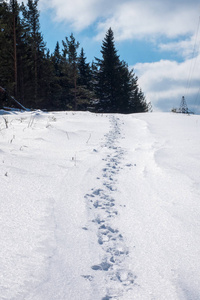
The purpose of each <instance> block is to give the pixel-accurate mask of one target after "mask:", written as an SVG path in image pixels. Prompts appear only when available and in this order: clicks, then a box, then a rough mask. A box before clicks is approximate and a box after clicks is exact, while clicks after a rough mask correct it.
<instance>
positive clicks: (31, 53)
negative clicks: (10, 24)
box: [22, 0, 45, 107]
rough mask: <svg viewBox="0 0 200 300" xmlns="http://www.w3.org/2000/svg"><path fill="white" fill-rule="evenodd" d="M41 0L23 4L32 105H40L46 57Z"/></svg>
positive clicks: (28, 89) (28, 86)
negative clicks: (39, 7)
mask: <svg viewBox="0 0 200 300" xmlns="http://www.w3.org/2000/svg"><path fill="white" fill-rule="evenodd" d="M38 1H39V0H28V3H27V6H24V5H22V11H23V17H24V19H23V23H24V26H25V27H26V31H27V37H26V43H27V49H28V51H27V53H28V56H27V64H29V68H28V69H27V74H26V76H27V77H28V78H26V89H27V96H29V99H32V105H33V106H34V107H37V106H38V105H39V103H38V102H39V93H38V90H39V78H41V74H40V72H41V67H42V63H43V61H44V58H45V44H44V42H43V37H42V35H41V33H40V22H39V11H38V8H37V6H38Z"/></svg>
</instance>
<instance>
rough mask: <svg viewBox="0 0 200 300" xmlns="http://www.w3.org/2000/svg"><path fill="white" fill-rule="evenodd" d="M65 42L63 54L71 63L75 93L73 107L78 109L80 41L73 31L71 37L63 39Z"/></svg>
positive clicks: (71, 75) (69, 63) (70, 71)
mask: <svg viewBox="0 0 200 300" xmlns="http://www.w3.org/2000/svg"><path fill="white" fill-rule="evenodd" d="M62 44H63V48H64V49H63V56H64V57H66V56H67V62H68V65H69V77H70V78H72V82H71V84H72V88H71V91H72V93H73V109H74V110H77V108H78V102H77V78H78V54H77V49H78V48H79V45H80V44H79V42H76V39H75V37H74V36H73V33H72V34H71V35H70V39H68V38H67V37H66V38H65V41H62Z"/></svg>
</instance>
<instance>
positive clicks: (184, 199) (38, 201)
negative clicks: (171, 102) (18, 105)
mask: <svg viewBox="0 0 200 300" xmlns="http://www.w3.org/2000/svg"><path fill="white" fill-rule="evenodd" d="M6 127H8V128H6ZM199 131H200V116H195V115H192V116H188V115H182V114H172V113H146V114H132V115H120V114H110V115H106V114H93V113H89V112H51V113H47V112H41V111H36V112H9V113H7V114H5V112H4V111H1V112H0V164H1V172H0V182H1V201H0V228H1V231H0V240H1V247H0V299H1V300H11V299H12V300H22V299H23V300H58V299H59V300H72V299H73V300H82V299H84V300H94V299H95V300H108V299H120V300H129V299H130V300H140V299H141V300H166V299H167V300H168V299H170V300H199V299H200V260H199V257H200V205H199V201H200V200H199V199H200V171H199V170H200V151H199V150H200V135H199Z"/></svg>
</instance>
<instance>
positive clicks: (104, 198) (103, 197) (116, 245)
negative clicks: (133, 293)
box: [83, 115, 136, 300]
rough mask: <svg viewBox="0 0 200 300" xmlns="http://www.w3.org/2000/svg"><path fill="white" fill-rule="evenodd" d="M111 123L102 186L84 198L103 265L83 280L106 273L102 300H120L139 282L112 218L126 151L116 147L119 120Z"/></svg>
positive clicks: (98, 266) (112, 117)
mask: <svg viewBox="0 0 200 300" xmlns="http://www.w3.org/2000/svg"><path fill="white" fill-rule="evenodd" d="M110 123H111V129H110V131H109V133H108V134H107V135H106V136H105V137H106V143H105V145H104V147H105V148H106V150H108V151H109V153H108V154H107V156H106V158H105V159H103V160H104V161H105V163H106V165H105V167H104V168H103V169H102V178H97V179H98V180H99V182H103V186H101V187H100V188H93V189H92V190H91V192H90V193H89V194H86V195H85V198H86V199H87V204H88V208H89V210H90V215H91V216H94V217H93V219H92V220H91V222H92V223H93V224H95V227H96V234H97V240H98V244H99V245H100V247H101V249H102V253H103V256H102V260H101V262H100V263H97V264H95V265H93V266H91V269H92V270H93V273H92V274H93V275H85V276H83V277H84V278H86V279H89V280H90V281H92V280H93V278H95V275H96V272H103V273H104V286H105V287H106V295H105V296H103V297H102V298H101V299H102V300H108V299H120V298H121V297H122V295H123V292H124V291H127V290H129V289H130V288H131V287H132V286H133V285H134V284H135V279H136V276H135V275H134V274H133V273H132V271H131V270H129V269H128V267H126V260H127V257H128V254H129V250H128V248H127V246H126V243H125V241H124V238H123V235H122V234H121V233H120V232H119V230H118V229H117V228H116V227H114V226H113V225H112V223H113V222H112V221H113V219H115V218H117V215H118V210H117V204H116V200H115V197H114V195H115V192H116V191H117V188H116V185H117V174H118V172H119V171H120V169H121V167H120V162H121V160H122V159H123V155H124V150H123V149H122V148H121V147H119V146H118V145H117V144H118V140H119V139H120V138H121V135H122V134H121V124H120V119H119V118H117V116H114V115H112V116H110ZM115 226H116V225H115ZM84 229H87V228H84Z"/></svg>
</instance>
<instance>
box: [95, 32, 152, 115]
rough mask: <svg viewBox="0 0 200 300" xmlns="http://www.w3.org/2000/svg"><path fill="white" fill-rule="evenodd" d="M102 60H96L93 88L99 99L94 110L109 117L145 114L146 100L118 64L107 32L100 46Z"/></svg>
mask: <svg viewBox="0 0 200 300" xmlns="http://www.w3.org/2000/svg"><path fill="white" fill-rule="evenodd" d="M101 53H102V59H98V58H96V70H95V69H94V88H95V91H96V94H97V96H98V99H99V101H98V105H97V110H98V111H103V112H111V113H133V112H142V111H147V110H148V104H146V100H145V97H144V95H143V93H142V91H141V90H140V89H139V88H138V84H137V77H136V76H135V74H134V73H133V70H131V71H129V68H128V65H127V64H126V63H125V62H124V61H120V58H119V55H118V54H117V50H116V48H115V43H114V34H113V31H112V29H111V28H110V29H109V30H108V32H107V33H106V36H105V39H104V40H103V43H102V49H101Z"/></svg>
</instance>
